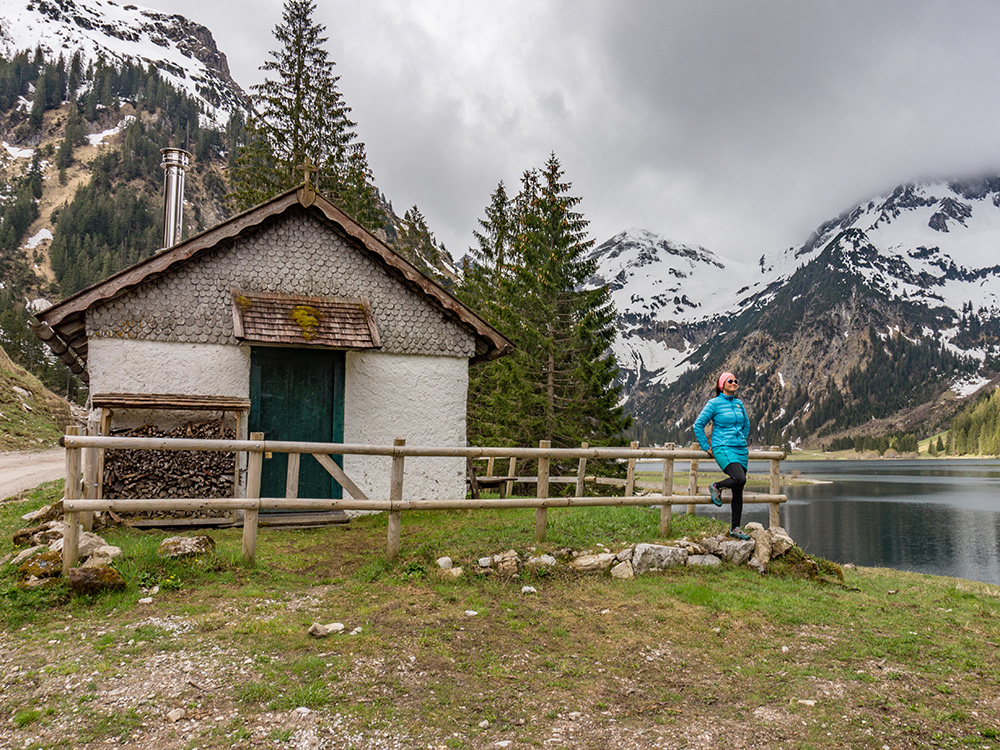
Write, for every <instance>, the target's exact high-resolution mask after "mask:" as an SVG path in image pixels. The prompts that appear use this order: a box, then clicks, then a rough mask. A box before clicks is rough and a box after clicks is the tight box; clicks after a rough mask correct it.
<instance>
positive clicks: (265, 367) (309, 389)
mask: <svg viewBox="0 0 1000 750" xmlns="http://www.w3.org/2000/svg"><path fill="white" fill-rule="evenodd" d="M249 425H250V432H263V433H264V439H265V440H307V441H312V442H319V443H341V442H343V440H344V353H343V352H338V351H330V350H321V349H317V350H310V349H280V348H273V347H254V348H253V349H252V350H251V354H250V418H249ZM334 460H335V461H336V462H337V463H338V464H340V465H341V466H343V458H342V457H341V456H334ZM287 471H288V454H286V453H275V454H273V456H272V458H266V457H265V459H264V468H263V473H262V476H261V486H260V494H261V497H284V496H285V477H286V475H287V474H286V473H287ZM298 496H299V497H316V498H338V499H339V498H340V497H342V495H341V487H340V484H339V483H338V482H336V481H335V480H334V479H333V477H331V476H330V474H329V472H327V470H326V469H324V468H323V467H322V466H320V465H319V462H318V461H316V459H314V458H313V457H312V456H310V455H308V454H305V455H303V456H302V463H301V465H300V468H299V493H298Z"/></svg>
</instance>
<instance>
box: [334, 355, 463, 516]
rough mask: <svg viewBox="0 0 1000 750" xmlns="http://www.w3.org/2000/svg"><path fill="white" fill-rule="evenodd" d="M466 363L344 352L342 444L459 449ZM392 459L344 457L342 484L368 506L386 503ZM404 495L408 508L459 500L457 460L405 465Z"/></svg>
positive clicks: (460, 472)
mask: <svg viewBox="0 0 1000 750" xmlns="http://www.w3.org/2000/svg"><path fill="white" fill-rule="evenodd" d="M468 385H469V362H468V360H467V359H464V358H460V357H432V356H422V355H410V354H384V353H378V352H348V353H347V362H346V373H345V388H344V391H345V394H344V396H345V398H344V442H345V443H358V444H368V445H392V441H393V439H395V438H405V439H406V444H407V445H412V446H417V445H430V446H464V445H465V443H466V434H465V404H466V395H467V392H468ZM391 468H392V467H391V459H389V458H385V457H381V456H344V469H345V471H346V472H347V474H348V476H350V477H351V479H353V480H354V481H355V482H356V483H357V484H358V486H359V487H360V488H361V489H362V490H364V492H365V493H366V494H367V495H368V496H369V497H371V498H382V499H388V497H389V482H390V476H391ZM404 468H405V473H404V479H403V494H404V498H405V499H408V500H416V499H421V498H432V497H433V498H451V499H455V498H462V497H465V459H464V458H407V459H406V464H405V467H404Z"/></svg>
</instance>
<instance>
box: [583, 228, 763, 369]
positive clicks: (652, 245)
mask: <svg viewBox="0 0 1000 750" xmlns="http://www.w3.org/2000/svg"><path fill="white" fill-rule="evenodd" d="M589 258H593V259H596V260H597V261H598V271H597V273H596V274H595V275H594V277H593V278H591V279H590V281H589V284H590V285H593V286H600V285H602V284H605V283H606V284H608V286H609V288H610V289H611V297H612V299H613V300H614V304H615V308H616V309H617V310H618V314H619V324H620V334H619V336H618V338H617V340H616V342H615V357H616V359H617V360H618V364H619V366H620V367H621V368H622V370H623V374H625V382H626V383H631V384H634V383H635V382H636V381H637V380H638V379H640V378H641V376H642V374H644V373H645V374H647V375H649V376H651V377H652V378H653V382H656V383H669V382H672V381H673V380H675V379H676V377H677V376H678V375H679V374H680V373H681V372H683V371H684V369H687V367H688V366H686V365H684V361H685V359H686V358H687V357H688V355H690V354H691V353H692V352H693V351H694V349H695V348H696V346H697V345H698V344H700V343H701V336H699V335H698V334H697V333H696V331H697V330H698V329H700V328H703V327H704V324H705V323H709V322H711V321H713V320H719V319H722V318H725V317H728V316H729V315H730V314H731V313H732V312H733V310H734V307H733V305H734V302H735V300H737V298H738V297H739V296H740V295H743V296H746V295H747V294H748V293H749V292H750V290H749V289H747V288H746V285H745V281H746V279H747V278H748V277H749V276H751V275H753V274H754V271H755V270H756V269H755V267H754V266H752V265H748V264H746V263H738V262H734V261H727V260H723V259H722V258H719V257H718V256H717V255H715V254H714V253H712V252H711V251H709V250H706V249H705V248H703V247H698V246H690V245H682V244H678V243H675V242H671V241H670V240H667V239H665V238H663V237H660V236H658V235H656V234H654V233H652V232H648V231H646V230H642V229H630V230H627V231H625V232H621V233H620V234H617V235H615V236H614V237H612V238H611V239H609V240H607V241H605V242H603V243H601V244H600V245H599V246H598V247H596V248H594V249H593V250H592V251H591V253H590V255H589Z"/></svg>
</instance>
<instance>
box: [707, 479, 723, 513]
mask: <svg viewBox="0 0 1000 750" xmlns="http://www.w3.org/2000/svg"><path fill="white" fill-rule="evenodd" d="M708 494H710V495H711V496H712V503H713V504H715V505H716V506H717V507H719V508H721V507H722V492H721V491H720V490H719V488H718V487H716V486H715V482H712V483H711V484H710V485H708Z"/></svg>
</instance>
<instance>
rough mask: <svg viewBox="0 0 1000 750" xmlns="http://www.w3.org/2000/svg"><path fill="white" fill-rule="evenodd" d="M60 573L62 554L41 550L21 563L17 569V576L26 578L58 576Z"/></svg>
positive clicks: (22, 578)
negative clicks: (38, 553)
mask: <svg viewBox="0 0 1000 750" xmlns="http://www.w3.org/2000/svg"><path fill="white" fill-rule="evenodd" d="M60 575H62V555H60V554H59V553H58V552H52V551H49V552H43V553H42V554H40V555H35V556H34V557H32V558H29V559H28V560H26V561H24V562H23V563H21V567H20V568H18V569H17V577H18V578H19V579H21V580H27V579H28V578H58V577H59V576H60Z"/></svg>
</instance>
